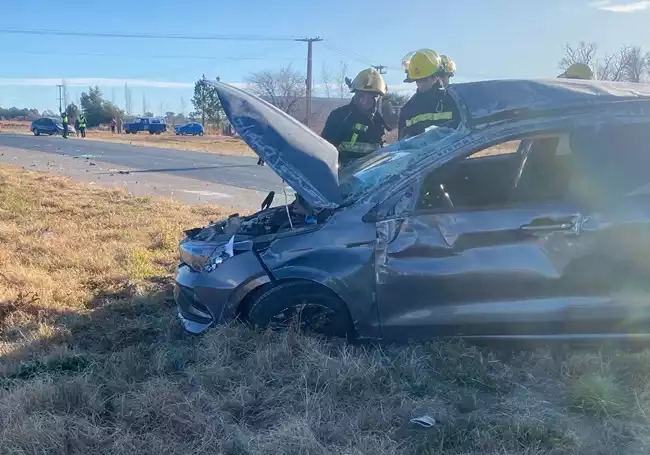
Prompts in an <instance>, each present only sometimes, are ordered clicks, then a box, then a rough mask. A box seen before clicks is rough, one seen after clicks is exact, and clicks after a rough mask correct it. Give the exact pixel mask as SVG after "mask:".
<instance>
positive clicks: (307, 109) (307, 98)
mask: <svg viewBox="0 0 650 455" xmlns="http://www.w3.org/2000/svg"><path fill="white" fill-rule="evenodd" d="M296 41H301V42H303V43H307V81H306V85H307V93H306V96H305V125H306V126H309V117H311V91H312V88H311V87H312V82H313V78H312V70H311V62H312V44H313V43H314V42H316V41H323V39H322V38H319V37H316V38H301V39H297V40H296Z"/></svg>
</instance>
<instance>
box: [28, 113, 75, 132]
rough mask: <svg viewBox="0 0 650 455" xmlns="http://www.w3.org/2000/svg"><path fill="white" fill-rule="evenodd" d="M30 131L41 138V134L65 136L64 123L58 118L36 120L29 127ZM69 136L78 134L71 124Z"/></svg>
mask: <svg viewBox="0 0 650 455" xmlns="http://www.w3.org/2000/svg"><path fill="white" fill-rule="evenodd" d="M29 130H30V131H31V132H32V133H34V136H40V135H41V134H47V135H49V136H52V135H55V134H63V123H62V122H61V119H59V118H56V117H42V118H39V119H38V120H34V121H33V122H32V123H31V125H30V126H29ZM68 134H69V135H74V134H76V131H75V129H74V126H72V125H70V124H68Z"/></svg>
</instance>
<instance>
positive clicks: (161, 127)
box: [124, 117, 167, 134]
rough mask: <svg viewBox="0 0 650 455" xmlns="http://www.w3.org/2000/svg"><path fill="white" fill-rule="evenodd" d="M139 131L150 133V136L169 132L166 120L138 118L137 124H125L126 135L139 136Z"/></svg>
mask: <svg viewBox="0 0 650 455" xmlns="http://www.w3.org/2000/svg"><path fill="white" fill-rule="evenodd" d="M139 131H148V132H149V134H161V133H164V132H165V131H167V124H166V123H165V119H164V118H158V117H137V118H136V119H135V122H127V123H125V124H124V132H125V133H126V134H137V133H138V132H139Z"/></svg>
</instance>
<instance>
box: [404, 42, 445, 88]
mask: <svg viewBox="0 0 650 455" xmlns="http://www.w3.org/2000/svg"><path fill="white" fill-rule="evenodd" d="M402 66H403V67H404V71H405V72H406V79H405V80H404V82H413V81H417V80H418V79H424V78H426V77H429V76H433V75H434V74H436V73H437V72H438V68H439V67H440V56H439V55H438V53H437V52H436V51H434V50H432V49H420V50H417V51H414V52H409V53H408V54H406V55H405V56H404V58H403V59H402Z"/></svg>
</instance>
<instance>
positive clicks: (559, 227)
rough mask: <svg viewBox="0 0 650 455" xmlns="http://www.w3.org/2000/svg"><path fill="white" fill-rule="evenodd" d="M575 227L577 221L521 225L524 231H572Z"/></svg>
mask: <svg viewBox="0 0 650 455" xmlns="http://www.w3.org/2000/svg"><path fill="white" fill-rule="evenodd" d="M574 227H575V223H572V222H564V223H549V224H525V225H523V226H522V227H521V229H522V230H523V231H530V232H552V231H570V230H572V229H573V228H574Z"/></svg>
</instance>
